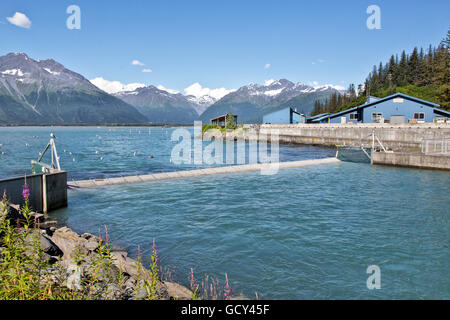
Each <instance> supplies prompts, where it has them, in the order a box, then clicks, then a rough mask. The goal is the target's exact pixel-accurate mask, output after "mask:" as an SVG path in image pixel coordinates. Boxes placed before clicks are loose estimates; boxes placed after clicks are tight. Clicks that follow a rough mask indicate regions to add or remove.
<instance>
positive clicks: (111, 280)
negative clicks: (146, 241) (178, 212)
mask: <svg viewBox="0 0 450 320" xmlns="http://www.w3.org/2000/svg"><path fill="white" fill-rule="evenodd" d="M22 195H23V198H24V199H23V200H24V204H23V205H22V206H21V207H20V209H19V218H17V219H15V218H14V219H13V218H12V217H9V210H8V208H9V207H8V200H7V195H6V192H3V196H2V198H1V201H0V300H17V299H21V300H96V299H111V298H114V299H122V298H123V295H124V287H125V286H124V284H125V274H124V272H123V271H122V270H121V268H120V267H119V270H118V271H117V267H115V266H114V263H113V262H114V260H113V259H114V258H113V255H112V250H111V246H110V240H109V234H108V229H107V228H106V227H105V238H104V239H103V237H102V235H101V233H100V234H99V240H98V245H97V248H96V249H95V252H94V253H91V254H89V255H86V254H85V253H84V252H83V251H82V250H81V248H79V247H77V248H75V250H74V252H73V253H72V256H71V261H70V262H71V263H72V264H73V265H74V266H75V268H79V269H78V270H80V271H82V272H81V274H82V277H81V289H79V290H78V289H77V288H74V286H73V284H72V286H71V289H69V288H68V283H67V281H68V280H67V278H68V275H67V269H66V268H65V267H64V265H63V264H60V263H55V264H51V263H50V260H49V259H47V258H48V255H47V254H46V253H45V252H44V251H43V250H42V248H41V240H40V230H39V226H38V223H37V221H35V220H33V218H32V208H31V207H30V205H29V196H30V189H29V187H28V185H27V184H26V183H25V184H24V186H23V190H22ZM46 256H47V258H46ZM150 258H151V263H150V266H149V270H147V269H146V268H144V266H143V264H142V257H141V250H140V248H138V258H137V263H136V266H137V276H136V277H135V279H136V285H135V286H134V288H133V289H134V292H132V296H134V297H135V298H143V297H142V295H141V294H140V292H142V289H144V290H145V297H144V298H146V299H150V300H153V299H161V298H162V296H161V295H160V290H159V288H160V280H162V279H161V277H162V276H164V273H163V272H162V268H161V274H160V273H159V268H158V262H159V261H158V254H157V249H156V242H155V240H153V246H152V254H151V257H150ZM165 274H166V275H168V278H169V280H171V278H172V275H171V272H170V270H169V269H168V268H167V267H166V268H165ZM190 276H191V289H192V292H193V293H192V299H213V300H217V299H231V289H230V287H229V284H228V277H227V276H226V286H225V287H224V288H222V289H221V287H220V285H219V281H218V280H217V279H214V278H211V277H208V276H205V278H204V279H203V280H202V281H201V283H202V286H201V287H200V285H199V284H198V283H197V281H196V280H195V279H194V271H193V269H191V273H190ZM111 287H112V288H114V287H115V288H119V290H118V292H117V291H116V294H115V295H114V296H112V295H111V294H112V293H113V292H111V290H112V289H110V288H111ZM129 294H130V293H128V294H127V297H128V298H129V297H130V295H129Z"/></svg>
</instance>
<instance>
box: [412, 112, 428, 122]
mask: <svg viewBox="0 0 450 320" xmlns="http://www.w3.org/2000/svg"><path fill="white" fill-rule="evenodd" d="M414 119H416V120H424V119H425V113H423V112H416V113H414Z"/></svg>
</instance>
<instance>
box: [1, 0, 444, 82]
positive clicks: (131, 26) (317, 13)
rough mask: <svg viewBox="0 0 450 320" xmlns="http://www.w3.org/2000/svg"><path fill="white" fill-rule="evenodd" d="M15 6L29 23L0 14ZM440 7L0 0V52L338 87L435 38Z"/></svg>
mask: <svg viewBox="0 0 450 320" xmlns="http://www.w3.org/2000/svg"><path fill="white" fill-rule="evenodd" d="M71 4H76V5H78V6H79V7H80V9H81V29H80V30H69V29H67V28H66V19H67V18H68V17H69V14H67V13H66V8H67V7H68V6H69V5H71ZM372 4H376V5H378V6H379V7H380V9H381V27H382V28H381V30H369V29H368V28H367V27H366V20H367V18H368V17H369V14H367V13H366V9H367V7H368V6H369V5H372ZM15 12H20V13H23V14H25V15H26V16H27V17H28V18H29V20H30V21H31V26H30V27H29V28H22V27H18V26H15V25H13V24H11V23H9V22H8V20H7V19H6V18H7V17H12V16H13V15H14V14H15ZM448 12H450V1H442V0H428V1H404V0H395V1H392V0H391V1H375V0H371V1H362V0H355V1H352V0H346V1H311V0H309V1H299V0H297V1H273V0H272V1H262V0H259V1H250V0H248V1H243V0H241V1H232V0H227V1H213V0H209V1H195V0H192V1H148V0H147V1H138V0H128V1H98V0H96V1H92V0H90V1H84V0H83V1H82V0H71V1H63V0H58V1H38V0H29V1H21V0H14V1H10V0H2V1H1V3H0V55H4V54H6V53H9V52H25V53H27V54H28V55H29V56H30V57H32V58H34V59H45V58H53V59H55V60H57V61H58V62H60V63H62V64H63V65H65V66H66V67H67V68H69V69H72V70H74V71H76V72H78V73H81V74H82V75H84V76H85V77H86V78H88V79H93V78H96V77H102V78H104V79H107V80H117V81H120V82H121V83H132V82H138V83H144V84H147V85H148V84H153V85H163V86H164V87H166V88H171V89H175V90H178V91H183V89H184V88H186V87H188V86H189V85H191V84H193V83H195V82H198V83H200V84H201V85H202V86H203V87H208V88H219V87H225V88H227V89H232V88H238V87H240V86H242V85H245V84H248V83H251V82H253V83H264V81H265V80H268V79H279V78H287V79H289V80H291V81H294V82H304V83H307V84H310V83H313V82H314V83H317V84H320V85H323V84H335V85H340V86H344V87H347V86H348V84H349V83H352V82H354V83H355V84H358V83H362V82H363V81H364V79H365V77H366V76H367V74H368V73H369V72H370V71H371V69H372V66H373V65H374V64H378V63H379V62H380V61H383V62H385V61H387V60H388V58H389V57H390V55H391V54H392V53H401V50H403V49H406V50H407V51H411V50H412V48H413V47H414V46H423V47H427V46H428V45H429V44H432V45H437V44H438V43H439V41H440V40H441V39H442V38H443V37H444V36H445V35H446V32H447V30H448V28H449V27H450V18H449V15H448ZM133 60H139V61H140V62H142V63H144V64H145V66H136V65H132V64H131V62H132V61H133ZM269 64H270V67H269V66H268V65H269ZM143 69H151V70H152V72H142V70H143Z"/></svg>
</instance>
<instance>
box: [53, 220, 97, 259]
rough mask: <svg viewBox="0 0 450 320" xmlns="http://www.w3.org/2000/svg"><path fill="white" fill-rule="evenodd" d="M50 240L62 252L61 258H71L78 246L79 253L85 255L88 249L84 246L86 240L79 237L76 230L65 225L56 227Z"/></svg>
mask: <svg viewBox="0 0 450 320" xmlns="http://www.w3.org/2000/svg"><path fill="white" fill-rule="evenodd" d="M51 240H52V241H53V242H54V243H55V244H56V245H57V246H58V247H59V249H61V251H62V252H63V256H62V259H63V260H70V259H72V256H73V253H74V251H75V249H76V248H78V250H79V251H78V253H79V254H83V255H85V254H87V253H88V252H89V250H88V249H87V248H86V247H85V246H84V245H85V244H86V243H87V242H88V240H86V239H84V238H82V237H80V236H79V235H78V234H77V233H76V232H74V231H72V230H71V229H70V228H67V227H62V228H59V229H56V230H55V232H54V233H53V235H52V237H51Z"/></svg>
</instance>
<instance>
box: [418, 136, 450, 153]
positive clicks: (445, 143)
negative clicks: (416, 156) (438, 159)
mask: <svg viewBox="0 0 450 320" xmlns="http://www.w3.org/2000/svg"><path fill="white" fill-rule="evenodd" d="M422 153H424V154H426V155H445V156H450V138H445V139H424V140H422Z"/></svg>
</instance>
